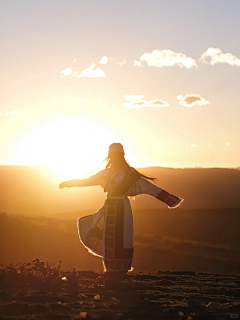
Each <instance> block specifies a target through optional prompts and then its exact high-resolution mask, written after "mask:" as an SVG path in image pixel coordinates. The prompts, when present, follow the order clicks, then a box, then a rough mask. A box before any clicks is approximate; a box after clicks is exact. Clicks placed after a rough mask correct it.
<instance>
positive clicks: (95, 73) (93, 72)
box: [61, 63, 105, 78]
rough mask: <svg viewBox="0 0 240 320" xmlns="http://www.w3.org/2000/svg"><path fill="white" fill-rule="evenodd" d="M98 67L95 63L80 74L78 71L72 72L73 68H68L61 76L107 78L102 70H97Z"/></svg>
mask: <svg viewBox="0 0 240 320" xmlns="http://www.w3.org/2000/svg"><path fill="white" fill-rule="evenodd" d="M95 67H96V64H95V63H92V65H91V66H90V67H89V68H87V69H85V70H83V71H81V72H78V71H74V72H73V71H72V69H71V68H66V69H64V70H62V71H61V75H62V77H63V76H70V75H71V76H73V77H76V78H103V77H105V73H104V71H103V70H102V69H99V68H97V69H95Z"/></svg>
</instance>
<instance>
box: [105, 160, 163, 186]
mask: <svg viewBox="0 0 240 320" xmlns="http://www.w3.org/2000/svg"><path fill="white" fill-rule="evenodd" d="M119 158H120V159H121V165H122V167H123V168H124V169H125V170H126V171H129V170H131V167H130V165H129V164H128V163H127V161H126V159H125V157H124V155H121V154H119ZM104 161H106V162H107V164H106V167H105V168H106V169H108V168H109V169H110V168H111V167H112V159H111V157H110V156H108V157H107V158H106V159H104ZM134 169H135V168H134ZM135 170H136V169H135ZM136 171H137V172H138V173H139V174H140V176H141V177H142V178H144V179H147V180H151V181H153V182H154V183H156V182H157V178H155V177H150V176H149V175H145V174H143V173H141V172H139V171H138V170H136Z"/></svg>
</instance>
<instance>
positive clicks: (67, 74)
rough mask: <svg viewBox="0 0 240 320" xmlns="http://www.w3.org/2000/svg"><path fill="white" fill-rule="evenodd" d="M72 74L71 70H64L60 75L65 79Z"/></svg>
mask: <svg viewBox="0 0 240 320" xmlns="http://www.w3.org/2000/svg"><path fill="white" fill-rule="evenodd" d="M72 73H73V71H72V69H71V68H66V69H64V70H62V71H61V74H62V75H64V76H66V77H68V76H70V75H71V74H72Z"/></svg>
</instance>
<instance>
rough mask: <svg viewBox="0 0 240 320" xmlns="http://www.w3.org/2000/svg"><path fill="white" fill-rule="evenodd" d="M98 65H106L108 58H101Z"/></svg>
mask: <svg viewBox="0 0 240 320" xmlns="http://www.w3.org/2000/svg"><path fill="white" fill-rule="evenodd" d="M98 63H100V64H107V63H108V57H107V56H103V57H102V58H101V59H100V60H99V61H98Z"/></svg>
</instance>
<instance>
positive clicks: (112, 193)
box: [78, 168, 183, 272]
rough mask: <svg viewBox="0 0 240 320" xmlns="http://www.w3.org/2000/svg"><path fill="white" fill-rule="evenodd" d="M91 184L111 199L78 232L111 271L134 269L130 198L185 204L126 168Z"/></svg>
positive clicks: (109, 171)
mask: <svg viewBox="0 0 240 320" xmlns="http://www.w3.org/2000/svg"><path fill="white" fill-rule="evenodd" d="M88 185H100V186H102V187H103V188H104V191H105V192H107V198H106V200H105V203H104V205H103V207H102V208H101V209H100V210H98V211H97V212H96V213H94V214H93V215H89V216H86V217H83V218H80V219H78V233H79V237H80V240H81V242H82V244H83V245H84V246H85V247H86V248H87V249H88V251H89V252H90V253H92V254H94V255H97V256H99V257H101V258H103V265H104V270H105V271H107V272H117V271H122V270H125V271H127V270H130V269H131V264H132V256H133V248H134V239H133V238H134V229H133V216H132V210H131V205H130V201H129V198H128V197H130V196H136V195H139V194H149V195H151V196H153V197H155V198H157V199H159V200H161V201H164V202H165V203H167V204H169V205H170V207H176V206H178V205H180V204H181V202H182V201H183V200H182V199H180V198H178V197H175V196H173V195H171V194H169V193H167V192H166V191H164V190H162V189H161V188H159V187H157V186H156V185H154V184H153V183H151V182H150V181H148V180H146V179H143V178H142V177H141V176H140V174H139V173H138V172H137V171H136V170H135V169H134V168H131V170H130V171H128V172H126V171H125V170H124V169H123V168H119V169H115V170H113V169H105V170H102V171H100V172H99V173H97V174H96V175H94V176H92V177H90V178H89V179H88ZM166 199H168V201H166ZM169 201H170V202H169ZM168 202H169V203H168ZM176 204H177V205H176Z"/></svg>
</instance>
